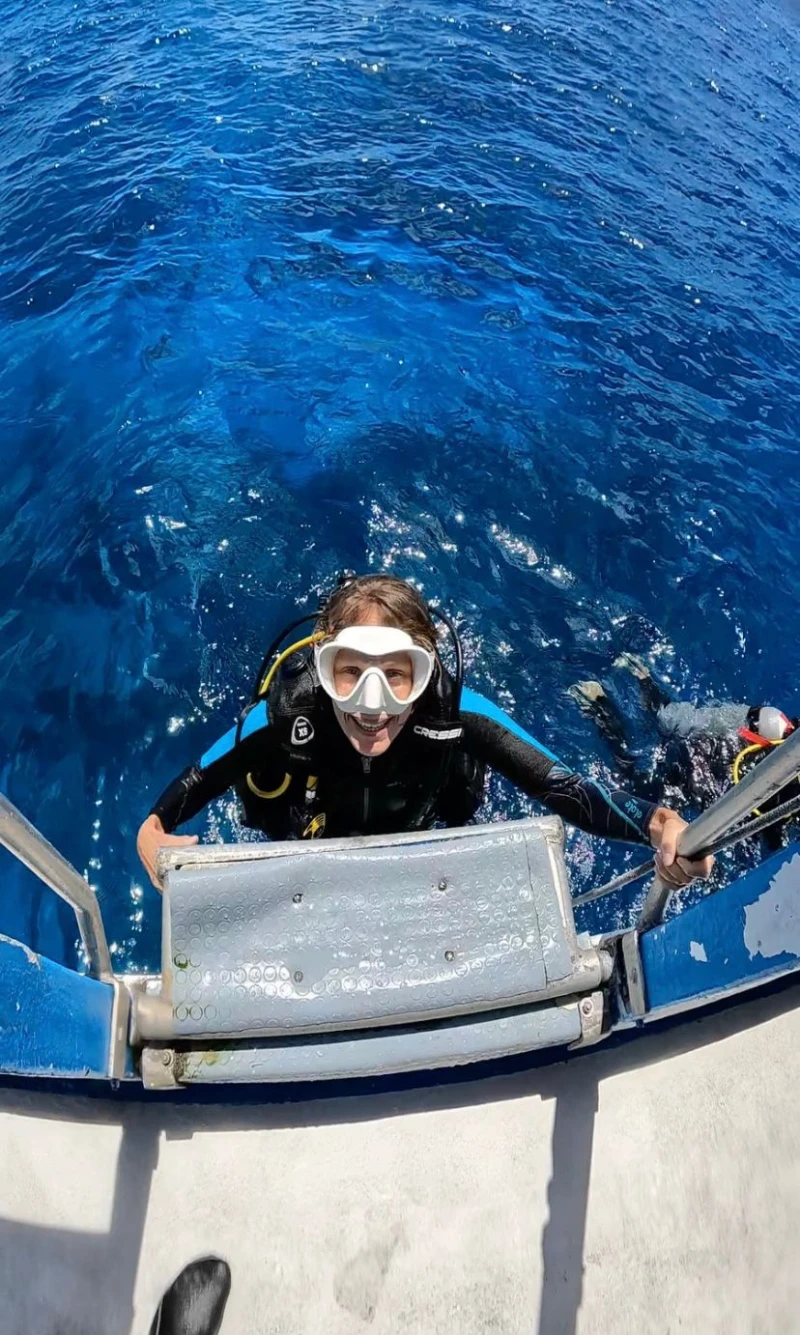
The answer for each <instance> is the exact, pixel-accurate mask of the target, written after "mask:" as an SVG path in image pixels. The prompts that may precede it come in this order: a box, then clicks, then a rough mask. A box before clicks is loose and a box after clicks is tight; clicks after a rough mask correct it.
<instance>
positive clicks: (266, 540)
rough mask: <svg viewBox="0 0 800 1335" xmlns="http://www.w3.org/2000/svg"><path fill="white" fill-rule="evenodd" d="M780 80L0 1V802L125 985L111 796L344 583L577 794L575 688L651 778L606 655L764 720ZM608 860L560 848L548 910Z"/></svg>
mask: <svg viewBox="0 0 800 1335" xmlns="http://www.w3.org/2000/svg"><path fill="white" fill-rule="evenodd" d="M798 69H800V10H798V9H797V7H793V6H792V5H791V4H790V3H789V2H788V0H787V2H786V3H780V2H779V0H775V2H774V3H772V2H771V0H747V3H745V0H721V2H720V3H718V4H715V5H711V6H710V5H708V4H705V3H702V2H701V0H677V3H673V4H666V3H654V2H652V0H630V3H621V0H613V2H611V0H605V3H600V2H599V0H575V2H574V3H570V4H568V5H565V4H563V3H561V0H538V2H537V3H536V4H533V3H527V2H526V3H522V4H519V3H515V4H512V3H508V0H502V2H500V3H492V2H487V3H481V4H469V3H454V0H404V2H403V3H387V4H383V5H380V4H379V5H376V4H375V3H370V4H367V3H364V4H359V3H346V2H344V0H343V2H341V3H338V2H337V3H335V4H334V3H329V2H323V0H302V3H300V2H298V0H294V2H291V0H290V2H289V3H282V4H277V3H272V2H268V3H265V4H261V5H256V6H254V5H249V4H244V3H242V0H227V3H225V4H213V3H207V2H206V3H203V2H202V0H185V3H177V2H176V0H159V3H157V4H156V3H144V4H142V3H135V2H134V3H130V0H125V2H124V3H122V0H110V2H109V0H81V3H78V4H75V5H74V6H73V5H68V4H66V3H65V0H53V2H52V3H50V4H46V5H45V4H38V5H29V4H26V5H23V4H21V3H19V0H8V2H7V3H6V5H5V6H4V10H3V43H2V49H1V50H0V113H1V118H0V125H2V134H1V135H0V182H1V185H0V340H2V346H1V347H0V430H1V431H2V435H1V437H0V459H1V460H2V476H3V489H2V500H1V501H0V584H1V586H2V601H1V602H0V681H2V686H3V694H2V706H3V707H2V713H1V714H0V763H1V765H2V772H1V773H0V789H2V790H3V791H5V792H7V793H8V794H9V796H10V797H11V798H12V800H13V801H15V802H16V803H17V804H18V805H19V806H20V807H21V808H22V809H23V810H24V811H25V813H26V814H27V815H28V816H29V817H30V818H31V819H32V820H33V821H34V822H35V823H36V824H38V825H39V826H40V827H41V828H42V830H44V831H45V832H46V834H47V835H48V836H49V837H50V838H51V839H52V840H53V841H54V842H55V843H56V844H57V845H58V846H59V847H60V848H61V849H62V850H63V851H64V853H65V854H66V855H67V856H68V857H70V858H71V859H72V860H73V861H74V862H75V863H76V865H77V866H78V867H79V868H80V869H81V870H86V871H88V873H89V876H90V879H91V880H92V882H93V884H95V885H96V886H97V888H98V891H99V893H100V895H101V898H102V902H103V909H104V913H105V916H106V920H107V923H108V925H109V931H110V935H111V937H112V939H113V940H114V942H115V947H116V951H117V958H118V960H119V961H120V962H121V963H122V962H124V963H126V964H133V965H137V966H146V965H153V964H154V963H155V961H156V958H157V953H158V901H157V896H156V894H155V892H154V891H153V890H151V888H150V887H149V885H147V884H146V883H145V880H144V878H143V876H142V873H141V870H140V868H139V866H138V863H137V860H136V856H135V851H134V837H135V831H136V828H137V826H138V823H139V821H140V820H141V818H142V816H143V815H144V814H145V812H146V810H147V808H148V803H149V799H150V797H151V796H152V795H153V794H154V793H155V792H156V791H157V790H159V789H160V788H161V787H162V786H163V784H164V783H165V782H166V780H167V779H168V778H170V777H171V776H172V775H173V773H175V772H177V771H178V770H179V769H181V768H183V766H184V765H185V764H187V763H188V762H189V761H191V760H192V759H194V758H196V757H197V756H198V754H199V753H200V752H201V751H202V750H203V749H204V748H205V746H206V745H207V744H208V742H209V741H210V740H213V738H214V737H215V736H216V735H218V734H219V733H221V732H222V731H224V730H226V729H227V727H228V726H229V724H230V721H231V720H232V718H233V716H234V715H235V713H236V711H237V709H238V707H239V705H240V702H241V701H242V699H243V697H244V696H245V695H246V694H247V692H248V690H249V685H250V680H251V678H252V675H253V673H254V671H255V669H256V667H257V664H258V662H259V660H260V657H261V654H262V652H263V649H264V645H265V641H266V639H267V638H268V637H269V636H270V634H271V632H273V631H274V629H275V628H276V626H277V625H278V624H279V623H280V622H281V621H282V620H285V619H288V617H290V616H291V615H292V614H295V615H296V614H297V612H296V609H297V608H298V605H300V608H301V609H302V607H303V606H306V605H313V600H314V599H315V598H316V592H317V591H318V590H320V589H321V588H323V587H327V586H329V584H330V582H331V580H332V578H333V577H334V575H335V573H336V572H337V571H339V570H340V569H342V568H344V567H348V568H352V569H356V570H365V569H372V570H379V569H388V570H392V571H395V572H397V573H398V574H401V575H405V576H410V577H412V578H413V579H414V580H416V581H418V582H419V584H420V585H421V587H422V588H423V589H424V591H425V592H426V594H428V595H430V596H432V597H433V596H435V597H437V598H438V599H440V600H441V601H442V603H443V605H444V606H446V607H447V608H449V610H450V611H451V612H452V613H453V614H455V615H456V616H457V618H458V621H459V624H460V626H461V627H462V629H463V633H464V637H465V640H466V643H467V649H468V658H469V663H470V681H471V683H472V684H473V685H474V686H476V687H477V688H478V689H482V690H484V691H486V692H487V693H489V694H491V695H493V696H494V697H495V698H496V699H497V700H498V702H499V703H501V704H502V705H503V706H505V707H507V708H511V709H512V710H513V712H514V713H515V715H516V716H517V718H518V719H519V720H520V722H522V723H523V724H525V725H527V726H528V727H529V728H531V729H532V731H534V732H535V733H536V734H537V735H538V736H540V737H541V738H542V740H543V741H544V742H546V743H547V745H548V746H550V747H552V748H553V749H555V750H556V751H557V752H559V753H560V754H561V755H562V757H563V758H564V759H565V760H567V761H568V762H570V763H572V764H574V765H576V766H579V767H583V768H588V769H590V770H591V771H592V772H594V773H596V774H605V775H606V776H610V775H611V774H612V773H613V760H612V757H611V755H610V753H609V752H608V751H607V749H606V747H605V744H604V743H603V742H602V741H601V740H600V739H598V737H597V735H596V733H595V731H594V729H593V727H592V725H591V723H590V722H589V721H587V720H586V719H584V718H583V716H582V715H581V714H580V713H579V712H578V710H577V707H576V705H575V703H574V701H573V700H572V698H571V697H570V696H569V694H568V687H569V686H570V684H571V683H573V682H574V681H576V680H578V679H582V678H586V677H601V678H603V680H605V681H606V683H607V685H608V688H609V690H612V691H613V692H614V693H615V694H616V696H617V698H618V699H619V700H620V702H621V703H623V704H624V706H625V709H626V711H627V712H629V713H630V716H631V721H632V726H633V728H634V734H635V738H636V743H637V746H638V747H639V749H640V752H641V756H642V758H643V760H644V759H646V758H648V757H649V756H650V755H651V754H652V751H653V747H654V745H655V742H656V735H655V733H654V732H653V731H652V729H651V727H650V725H649V724H648V722H647V720H646V719H645V718H643V717H642V715H641V712H640V711H638V709H637V705H636V693H635V691H634V690H633V684H632V682H630V681H629V680H627V674H624V673H620V672H619V670H614V669H612V667H611V664H612V662H613V660H614V658H615V656H616V655H617V654H619V653H620V652H621V651H622V650H629V651H633V652H635V653H637V654H640V655H643V656H644V657H645V658H646V659H647V660H648V661H649V662H650V663H651V665H652V666H653V668H654V669H655V670H656V671H657V672H658V673H659V674H660V675H661V676H662V678H664V680H665V681H667V682H668V683H670V684H671V687H672V689H673V690H674V691H675V693H676V694H678V695H680V696H681V697H682V698H683V697H685V698H697V699H701V700H708V699H746V700H761V699H768V700H770V701H771V702H773V703H775V704H778V705H781V706H782V707H784V708H786V709H788V710H789V711H790V712H791V711H794V712H797V710H798V708H800V702H799V701H798V697H797V691H796V688H795V682H796V677H797V669H798V660H799V658H800V649H798V644H797V637H796V635H795V634H794V633H793V632H794V623H793V621H792V619H791V614H792V612H793V611H794V608H795V607H796V604H797V599H798V596H800V575H798V565H799V564H800V518H798V516H800V510H798V481H797V471H798V470H797V454H796V449H795V434H796V430H797V423H798V416H799V411H798V410H799V409H800V391H799V390H798V387H797V378H798V362H799V361H800V335H799V333H798V316H797V305H798V295H799V294H800V284H799V283H798V278H799V277H800V261H799V260H798V254H799V253H800V251H799V250H798V246H799V245H800V209H799V207H798V201H799V200H800V177H799V176H798V171H799V170H800V153H799V152H798V147H797V146H798V143H800V125H799V124H798V121H800V116H799V115H798V92H797V71H798ZM309 600H311V601H309ZM623 677H625V678H626V680H624V681H623V680H622V678H623ZM523 807H524V804H523V803H520V801H519V800H518V799H516V798H515V797H513V795H511V794H510V793H509V792H508V791H507V790H506V789H505V788H504V787H503V786H502V785H500V784H498V783H496V784H495V785H494V787H493V789H492V794H491V804H490V809H491V814H493V815H495V816H496V815H499V814H501V813H502V814H506V813H508V814H518V813H519V812H520V811H521V810H522V809H523ZM231 821H232V809H231V807H230V806H225V805H224V804H219V805H218V808H217V809H216V811H215V812H214V813H213V815H212V820H211V832H212V833H213V834H215V835H217V836H219V835H227V836H229V837H230V835H231V834H232V832H235V831H233V830H232V826H231ZM198 828H201V829H202V828H204V826H203V825H202V824H201V825H200V826H199V827H198ZM206 828H207V827H206ZM634 855H635V850H634ZM625 856H627V854H625V852H624V850H621V849H620V848H616V849H614V848H610V847H609V846H608V845H603V844H601V843H599V842H595V841H592V840H590V839H588V838H586V837H584V836H582V835H580V836H577V837H576V838H574V839H573V840H572V842H571V846H570V861H571V865H572V868H573V872H574V880H575V885H576V888H577V889H585V888H588V886H590V885H591V884H596V883H597V882H598V881H599V880H600V879H602V878H603V877H604V876H605V875H606V874H607V873H608V872H610V871H611V870H612V869H613V868H616V867H618V866H619V865H621V861H622V860H623V858H624V857H625ZM0 871H1V872H2V889H0V931H6V932H10V933H11V934H12V935H16V936H21V937H23V938H24V939H26V940H28V941H31V942H32V943H34V944H38V945H40V946H41V947H42V948H44V949H46V950H48V951H49V953H51V954H52V955H54V956H55V957H57V958H62V959H66V960H71V959H72V958H74V937H75V931H74V925H73V922H72V920H71V915H70V914H69V912H68V911H67V910H66V909H65V908H64V907H63V906H62V905H60V904H59V903H58V901H56V900H55V897H54V896H51V895H49V894H48V893H46V892H41V893H40V891H39V890H38V889H37V886H36V883H35V882H34V881H33V880H32V878H29V877H28V876H27V874H23V873H22V872H20V871H18V870H17V869H16V867H15V866H14V865H13V864H12V863H11V861H10V859H8V858H5V857H4V860H3V861H2V863H0ZM626 902H627V904H628V905H630V903H631V900H630V899H629V900H628V901H625V900H624V898H623V899H621V908H620V912H623V911H624V909H625V904H626Z"/></svg>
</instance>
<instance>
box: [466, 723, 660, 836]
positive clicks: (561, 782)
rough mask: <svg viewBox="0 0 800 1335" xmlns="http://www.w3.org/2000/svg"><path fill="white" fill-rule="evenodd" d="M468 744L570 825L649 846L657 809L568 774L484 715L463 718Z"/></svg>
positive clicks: (470, 749)
mask: <svg viewBox="0 0 800 1335" xmlns="http://www.w3.org/2000/svg"><path fill="white" fill-rule="evenodd" d="M461 722H462V723H463V725H464V745H465V747H466V749H467V750H468V751H469V753H470V755H473V756H474V757H475V758H476V760H481V761H483V762H484V763H485V764H487V765H490V766H491V768H492V769H495V770H497V772H498V773H499V774H502V775H503V776H504V778H506V779H508V780H509V781H510V782H511V783H513V784H514V786H515V787H516V788H519V789H521V790H522V792H523V793H526V794H527V795H528V797H533V798H536V800H537V801H538V802H542V803H543V804H544V805H545V806H547V807H549V808H550V810H551V811H554V812H555V813H556V815H558V816H561V818H562V820H565V821H567V822H568V824H570V825H577V826H578V828H579V829H581V830H586V831H587V833H588V834H601V835H604V836H605V837H606V838H607V839H625V840H627V841H628V842H629V843H636V844H649V843H650V836H649V827H650V821H651V818H652V816H653V813H654V812H655V811H656V807H655V805H654V804H653V803H652V802H643V801H642V800H641V799H640V798H638V797H632V796H631V794H630V793H625V792H623V791H622V790H621V789H616V788H614V789H606V788H604V787H603V786H602V784H599V783H597V782H596V781H595V780H594V779H590V778H587V777H586V776H585V775H583V774H575V773H573V772H572V771H571V770H568V769H566V767H565V766H563V765H561V764H560V763H559V762H558V761H557V760H556V759H555V758H554V757H553V756H551V755H549V754H548V753H547V752H546V751H544V750H540V749H539V747H538V746H536V744H535V743H533V742H529V741H526V740H524V739H523V738H522V737H519V736H516V735H515V734H514V733H513V732H511V731H510V729H509V728H506V727H504V726H503V725H502V724H501V723H498V722H496V721H495V720H494V719H490V718H485V717H484V716H483V715H481V714H470V713H463V714H462V715H461Z"/></svg>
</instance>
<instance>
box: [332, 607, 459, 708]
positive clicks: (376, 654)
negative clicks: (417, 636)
mask: <svg viewBox="0 0 800 1335" xmlns="http://www.w3.org/2000/svg"><path fill="white" fill-rule="evenodd" d="M342 649H349V650H350V651H351V652H353V653H357V654H359V655H360V656H362V657H363V658H366V659H371V658H372V659H382V658H386V657H387V656H388V655H391V654H407V655H408V657H409V658H410V660H411V671H412V685H411V691H410V692H409V694H408V695H407V696H406V697H405V699H404V700H401V699H400V698H399V697H398V696H397V695H395V693H394V691H393V690H392V686H391V683H390V682H389V680H388V678H387V677H386V673H385V672H384V670H383V668H382V667H381V664H380V663H379V662H375V663H370V662H367V663H365V664H364V667H363V670H362V672H361V676H360V677H359V678H358V680H357V681H355V683H354V684H353V686H352V688H351V689H350V690H349V691H348V692H347V693H346V694H344V695H340V694H339V692H338V691H337V689H336V677H335V673H334V665H335V662H336V655H337V654H338V653H339V652H340V651H341V650H342ZM314 659H315V662H316V667H317V676H318V677H319V682H320V685H321V687H322V689H323V690H324V691H325V693H326V694H327V695H329V696H330V698H331V700H333V703H334V704H335V705H336V706H337V708H338V709H340V710H341V711H342V713H344V714H394V715H397V714H404V713H405V711H406V710H407V709H408V708H410V706H411V705H413V704H414V702H415V701H416V700H419V698H420V696H421V695H422V693H423V691H424V690H425V689H426V687H427V685H428V683H429V681H430V679H431V674H432V672H433V654H432V653H431V652H430V650H429V649H423V648H422V646H421V645H419V644H415V643H414V641H413V640H412V638H411V636H410V635H408V634H407V633H406V631H404V630H397V629H395V627H393V626H348V627H346V628H345V629H344V630H340V631H339V633H338V635H336V636H334V638H333V639H332V640H326V641H325V643H324V644H318V645H317V646H316V648H315V650H314Z"/></svg>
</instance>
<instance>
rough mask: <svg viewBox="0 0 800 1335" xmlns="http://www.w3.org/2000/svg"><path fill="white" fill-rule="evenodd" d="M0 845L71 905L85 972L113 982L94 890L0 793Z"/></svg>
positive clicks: (100, 914) (106, 944) (103, 929)
mask: <svg viewBox="0 0 800 1335" xmlns="http://www.w3.org/2000/svg"><path fill="white" fill-rule="evenodd" d="M0 844H4V845H5V847H6V848H7V849H8V850H9V852H10V853H13V854H14V857H16V858H18V859H19V861H20V862H22V863H24V864H25V866H26V867H29V868H30V870H31V871H32V872H34V874H35V875H36V876H38V877H39V879H40V880H41V881H44V883H45V885H48V886H49V887H50V889H51V890H54V891H55V893H56V894H57V895H60V896H61V898H62V899H64V900H66V902H67V903H68V904H70V905H71V907H72V908H73V910H74V912H75V917H76V919H77V922H78V931H79V932H80V934H81V941H82V942H83V948H84V951H85V952H86V959H87V962H88V965H89V972H90V973H91V974H92V976H93V977H94V978H100V979H102V981H103V982H107V983H111V982H114V969H113V966H112V963H111V953H110V951H109V949H108V941H107V939H106V931H105V927H104V926H103V915H102V913H101V912H100V905H99V904H98V902H97V896H96V895H95V893H94V890H93V889H92V887H91V886H90V885H89V884H88V882H87V881H85V880H84V879H83V877H82V876H81V874H80V872H78V871H77V870H76V869H75V867H73V866H72V864H71V863H70V862H67V860H66V858H63V857H62V856H61V854H60V853H59V852H58V850H57V849H55V848H54V847H53V845H52V844H51V843H50V842H49V841H48V840H47V839H45V837H44V835H43V834H40V833H39V831H38V830H37V829H36V827H35V826H34V825H31V823H30V821H29V820H26V819H25V817H24V816H23V814H22V812H21V811H18V810H17V808H16V807H15V806H14V804H13V802H9V800H8V798H7V797H5V796H4V795H3V794H2V793H0Z"/></svg>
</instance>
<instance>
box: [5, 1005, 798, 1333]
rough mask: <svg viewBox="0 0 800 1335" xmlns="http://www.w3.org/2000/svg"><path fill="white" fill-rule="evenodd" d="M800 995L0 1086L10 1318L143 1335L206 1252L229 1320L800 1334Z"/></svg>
mask: <svg viewBox="0 0 800 1335" xmlns="http://www.w3.org/2000/svg"><path fill="white" fill-rule="evenodd" d="M795 1004H796V1002H795V1000H794V999H793V997H792V995H791V992H790V991H789V990H784V991H783V992H782V993H780V994H775V995H773V996H771V997H767V998H757V999H753V998H750V1000H749V1001H748V1003H747V1004H743V1005H740V1006H736V1007H733V1008H730V1009H728V1010H726V1011H724V1012H721V1013H717V1014H713V1015H704V1016H700V1017H699V1018H698V1017H694V1018H692V1019H690V1020H689V1021H688V1022H686V1023H685V1024H684V1025H683V1026H682V1027H681V1028H680V1029H673V1030H671V1031H669V1032H656V1031H652V1030H651V1031H649V1032H646V1033H645V1034H644V1035H643V1036H642V1037H641V1038H640V1039H638V1040H637V1041H636V1042H635V1043H630V1044H627V1045H626V1046H625V1047H622V1048H620V1047H618V1048H604V1047H602V1046H600V1047H596V1048H592V1049H589V1050H587V1051H586V1052H585V1053H582V1054H581V1056H580V1059H579V1060H574V1059H570V1060H569V1061H562V1062H559V1063H558V1064H556V1065H553V1066H548V1067H546V1068H539V1069H535V1070H531V1071H528V1072H525V1073H522V1074H510V1075H494V1076H492V1077H491V1078H488V1079H481V1080H473V1079H469V1080H468V1081H462V1082H461V1083H458V1084H439V1085H437V1086H427V1087H423V1088H414V1089H408V1088H402V1087H400V1088H392V1087H389V1088H384V1090H383V1092H379V1093H376V1092H374V1091H372V1092H366V1093H365V1092H364V1091H363V1086H362V1087H361V1088H359V1089H358V1092H353V1093H352V1094H345V1095H344V1096H343V1095H342V1092H341V1087H339V1091H338V1092H337V1094H336V1096H335V1097H330V1096H328V1095H327V1090H328V1087H327V1086H325V1085H316V1086H314V1092H313V1093H311V1094H310V1093H309V1090H308V1087H306V1088H305V1089H304V1092H303V1097H302V1100H298V1099H292V1100H290V1101H288V1102H287V1101H286V1093H285V1091H284V1092H282V1093H281V1095H280V1099H281V1101H280V1102H279V1103H270V1102H269V1101H268V1100H269V1097H270V1094H271V1088H270V1089H262V1090H261V1092H260V1101H259V1102H258V1103H251V1104H249V1105H248V1104H244V1105H241V1106H230V1105H228V1106H225V1107H221V1106H218V1105H208V1104H199V1103H197V1102H195V1101H193V1100H194V1099H195V1098H196V1095H195V1093H194V1092H193V1091H192V1090H188V1091H185V1092H184V1093H183V1094H181V1096H180V1098H179V1099H178V1101H176V1100H175V1098H170V1099H168V1100H167V1101H165V1096H159V1097H157V1098H156V1101H155V1102H154V1101H153V1099H152V1096H150V1101H149V1102H143V1101H142V1099H141V1098H140V1099H139V1100H138V1101H136V1102H133V1103H132V1102H126V1103H120V1102H119V1101H116V1102H115V1101H112V1100H108V1099H102V1098H101V1099H98V1098H96V1097H94V1098H90V1099H87V1098H81V1097H75V1096H66V1095H62V1094H55V1093H54V1094H46V1095H45V1094H42V1093H41V1092H39V1091H38V1090H37V1091H35V1092H30V1091H27V1090H10V1089H7V1088H5V1089H3V1088H0V1162H2V1163H3V1165H4V1170H3V1173H2V1174H0V1292H2V1294H3V1310H2V1330H3V1335H32V1332H36V1335H64V1332H65V1331H69V1332H70V1333H72V1332H80V1335H148V1332H149V1331H150V1327H151V1322H152V1320H153V1315H154V1313H155V1311H156V1307H157V1304H158V1301H159V1298H160V1297H161V1294H162V1293H163V1292H164V1290H165V1288H166V1287H167V1285H168V1284H170V1283H171V1281H172V1280H173V1278H174V1277H175V1275H176V1274H177V1273H178V1271H179V1270H180V1269H181V1268H182V1267H183V1266H184V1265H185V1264H186V1263H187V1262H189V1261H191V1260H194V1259H195V1258H197V1257H201V1256H208V1255H213V1256H218V1257H221V1258H222V1259H224V1260H225V1261H226V1262H227V1263H228V1265H229V1266H230V1269H231V1276H232V1288H231V1295H230V1299H229V1302H228V1306H227V1310H226V1313H225V1317H224V1320H223V1322H222V1327H221V1331H220V1335H321V1333H322V1332H325V1335H358V1332H361V1331H363V1332H364V1333H365V1335H397V1333H398V1332H399V1331H404V1332H408V1333H409V1335H486V1333H487V1332H490V1331H491V1332H498V1333H499V1335H572V1332H576V1335H643V1332H646V1333H647V1335H677V1332H687V1333H688V1335H756V1333H759V1335H760V1333H761V1332H764V1335H796V1332H797V1329H798V1324H797V1313H798V1311H800V1270H798V1267H797V1263H796V1255H795V1253H796V1238H797V1236H798V1232H799V1231H800V1120H799V1119H798V1118H797V1117H796V1116H795V1103H796V1086H797V1080H796V1072H797V1053H798V1051H799V1050H800V1012H798V1010H796V1009H795ZM347 1088H350V1089H353V1090H354V1091H355V1090H356V1086H349V1087H347Z"/></svg>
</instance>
